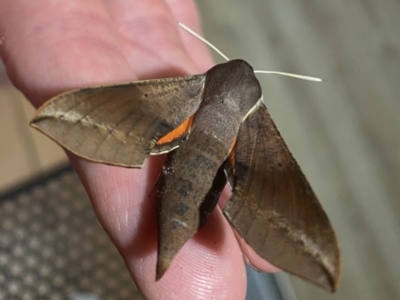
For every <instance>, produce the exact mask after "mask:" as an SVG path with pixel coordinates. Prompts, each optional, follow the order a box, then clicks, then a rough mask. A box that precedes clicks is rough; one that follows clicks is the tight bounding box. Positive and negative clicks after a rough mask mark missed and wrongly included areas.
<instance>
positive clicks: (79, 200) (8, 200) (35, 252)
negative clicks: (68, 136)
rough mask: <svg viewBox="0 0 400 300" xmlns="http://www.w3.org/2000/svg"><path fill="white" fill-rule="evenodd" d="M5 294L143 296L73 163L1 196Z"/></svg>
mask: <svg viewBox="0 0 400 300" xmlns="http://www.w3.org/2000/svg"><path fill="white" fill-rule="evenodd" d="M3 299H6V300H9V299H24V300H25V299H26V300H27V299H52V300H58V299H73V300H83V299H87V300H89V299H91V300H95V299H102V300H106V299H108V300H112V299H115V300H117V299H118V300H119V299H142V298H141V296H140V294H139V292H138V291H137V289H136V287H135V285H134V284H133V282H132V280H131V278H130V275H129V273H128V271H127V269H126V267H125V265H124V262H123V260H122V259H121V257H120V255H119V253H118V251H117V250H116V248H115V247H114V246H113V244H112V243H111V241H110V240H109V238H108V236H107V235H106V233H105V232H104V230H103V229H102V227H101V226H100V224H99V222H98V221H97V218H96V216H95V214H94V212H93V209H92V207H91V204H90V202H89V200H88V198H87V196H86V192H85V191H84V189H83V187H82V184H81V183H80V181H79V180H78V178H77V176H76V174H75V172H74V171H73V170H72V169H71V168H70V167H65V168H61V169H59V170H57V171H55V172H53V173H52V174H49V175H48V176H46V177H44V178H41V179H39V180H37V181H35V182H32V183H31V184H28V185H27V186H25V187H22V188H19V189H17V190H16V191H14V192H10V193H7V194H5V195H3V196H2V197H0V300H3Z"/></svg>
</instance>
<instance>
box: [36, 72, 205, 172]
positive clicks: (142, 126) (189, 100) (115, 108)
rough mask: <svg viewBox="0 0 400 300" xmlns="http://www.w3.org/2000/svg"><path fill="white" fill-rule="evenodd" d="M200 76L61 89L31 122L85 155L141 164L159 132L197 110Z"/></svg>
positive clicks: (113, 161)
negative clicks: (67, 89) (66, 90)
mask: <svg viewBox="0 0 400 300" xmlns="http://www.w3.org/2000/svg"><path fill="white" fill-rule="evenodd" d="M204 80H205V75H194V76H187V77H179V78H168V79H156V80H147V81H138V82H133V83H127V84H118V85H110V86H103V87H94V88H86V89H81V90H76V91H71V92H66V93H64V94H61V95H59V96H56V97H54V98H52V99H51V100H49V101H48V102H46V103H45V104H44V105H43V106H42V107H41V108H40V109H39V110H38V112H37V114H36V116H35V117H34V119H33V120H32V121H31V125H32V126H33V127H35V128H37V129H39V130H40V131H42V132H43V133H45V134H46V135H48V136H49V137H51V138H52V139H54V140H55V141H56V142H58V143H59V144H60V145H62V146H63V147H65V148H67V149H69V150H70V151H72V152H73V153H75V154H77V155H79V156H82V157H84V158H86V159H89V160H93V161H97V162H102V163H107V164H112V165H119V166H124V167H140V166H141V165H142V164H143V162H144V161H145V159H146V158H147V156H148V155H150V153H151V152H152V149H153V148H154V146H155V144H156V141H157V140H158V139H159V138H161V137H163V136H165V135H166V134H167V133H168V132H170V131H172V130H173V129H174V128H176V127H178V126H179V125H180V124H182V123H183V122H184V121H185V120H186V119H188V118H189V117H190V116H191V115H193V114H194V113H195V112H196V111H197V109H198V107H199V105H200V102H201V99H202V97H201V96H202V90H203V85H204ZM169 144H171V146H170V147H173V146H174V147H176V145H175V144H176V143H173V142H172V141H170V143H169ZM167 149H168V145H163V151H166V150H167ZM155 152H156V153H157V152H158V151H155Z"/></svg>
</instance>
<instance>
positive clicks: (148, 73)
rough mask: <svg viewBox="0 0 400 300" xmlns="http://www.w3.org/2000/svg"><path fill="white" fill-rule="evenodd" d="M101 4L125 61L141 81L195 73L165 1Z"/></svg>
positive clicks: (196, 71) (149, 0) (110, 0)
mask: <svg viewBox="0 0 400 300" xmlns="http://www.w3.org/2000/svg"><path fill="white" fill-rule="evenodd" d="M104 3H105V5H106V6H107V8H108V9H109V12H110V15H111V17H112V19H113V20H114V23H115V26H116V28H117V31H118V32H119V33H120V35H121V36H122V38H123V42H124V43H123V47H122V49H123V51H124V54H125V57H126V58H127V60H128V61H129V63H130V66H131V67H132V69H133V70H135V71H136V72H137V73H139V74H141V75H140V77H141V78H142V79H143V78H154V76H155V75H157V76H158V77H159V76H160V75H161V76H169V77H170V76H179V75H184V74H185V75H187V74H195V73H198V70H197V68H196V66H195V64H194V63H193V61H192V60H191V58H190V56H189V55H188V54H187V52H186V51H185V48H184V46H183V44H182V41H181V39H180V36H179V34H178V27H177V24H176V22H175V19H174V16H173V15H172V13H171V11H170V10H169V7H168V6H167V5H166V3H165V1H164V0H148V1H142V0H127V1H118V0H104ZM183 6H185V5H183Z"/></svg>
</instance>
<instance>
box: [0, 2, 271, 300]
mask: <svg viewBox="0 0 400 300" xmlns="http://www.w3.org/2000/svg"><path fill="white" fill-rule="evenodd" d="M176 20H179V21H181V22H183V23H184V24H186V25H188V26H189V27H190V28H192V29H194V30H195V31H199V24H198V17H197V13H196V8H195V6H194V3H193V2H192V1H190V0H167V1H164V0H146V1H143V0H126V1H117V0H103V1H101V0H87V1H80V0H69V1H49V0H35V1H22V0H13V1H7V0H0V36H4V43H3V44H2V45H0V54H1V56H2V58H3V60H4V62H5V64H6V67H7V72H8V74H9V77H10V79H11V80H12V82H13V83H14V85H15V86H16V87H18V88H19V89H20V90H21V91H22V92H23V93H24V94H25V95H26V97H27V98H28V99H29V100H30V101H31V102H32V104H33V105H34V106H36V107H38V106H40V105H41V104H42V103H43V102H44V101H45V100H47V99H49V98H51V97H52V96H55V95H56V94H58V93H60V92H63V91H66V90H70V89H75V88H80V87H85V86H92V85H100V84H107V83H114V82H126V81H133V80H138V79H150V78H159V77H171V76H180V75H186V74H196V73H202V72H205V71H206V70H207V69H209V68H210V67H211V66H212V65H213V63H212V60H211V58H210V56H209V54H208V51H207V49H206V48H205V46H204V45H203V44H202V43H201V42H199V41H197V40H196V39H194V38H193V37H191V36H190V35H188V34H187V33H186V32H183V31H180V30H179V29H178V27H177V24H176ZM68 155H69V157H70V160H71V162H72V163H73V165H74V167H75V169H76V170H77V172H78V174H79V176H80V178H81V180H82V182H83V184H84V185H85V188H86V190H87V192H88V194H89V196H90V199H91V202H92V204H93V207H94V209H95V211H96V213H97V216H98V218H99V220H100V222H101V223H102V225H103V227H104V228H105V230H106V231H107V233H108V234H109V236H110V237H111V239H112V240H113V242H114V243H115V245H116V246H117V248H118V250H119V251H120V253H121V255H122V256H123V258H124V260H125V262H126V265H127V267H128V269H129V271H130V273H131V275H132V278H133V279H134V280H135V282H136V284H137V286H138V288H139V289H140V290H141V292H142V293H143V295H144V296H145V298H147V299H160V298H161V299H203V298H204V299H210V298H215V299H243V298H244V295H245V287H246V276H245V269H244V264H243V258H242V254H241V249H240V247H239V244H238V243H237V241H236V238H235V235H234V234H233V231H232V229H231V227H230V226H229V224H228V222H227V221H226V220H225V218H224V217H223V215H222V213H221V210H220V209H218V208H217V209H216V210H215V211H214V212H213V214H212V216H211V218H210V219H209V221H208V222H207V224H206V225H205V226H204V227H203V228H202V230H201V231H200V232H199V233H198V234H197V235H196V236H195V238H193V239H191V240H190V241H188V242H187V243H186V245H185V246H184V247H183V248H182V250H181V251H180V252H179V254H178V255H177V256H176V258H175V259H174V261H173V263H172V265H171V267H170V269H169V270H168V271H167V273H166V274H165V275H164V277H163V278H162V279H161V280H160V281H159V282H155V266H156V244H157V242H156V241H157V232H156V221H155V215H156V213H155V205H154V198H153V197H149V195H150V194H151V190H152V187H153V185H154V183H155V181H156V178H157V176H158V174H159V172H160V167H161V164H162V162H163V159H162V158H160V157H152V158H150V159H149V160H148V162H147V163H146V164H145V166H144V167H143V168H142V169H140V170H138V169H125V168H120V167H112V166H106V165H102V164H97V163H92V162H89V161H86V160H84V159H81V158H78V157H76V156H74V155H72V154H70V153H68ZM222 198H223V199H222V201H225V202H226V200H227V198H228V194H227V193H224V195H223V196H222ZM243 249H245V248H243ZM246 253H247V252H246ZM247 256H248V258H249V259H250V260H251V261H252V264H253V265H255V266H256V267H257V268H259V269H262V270H273V268H272V267H269V265H268V264H266V263H265V262H264V261H261V260H257V259H256V256H255V255H254V254H253V253H247Z"/></svg>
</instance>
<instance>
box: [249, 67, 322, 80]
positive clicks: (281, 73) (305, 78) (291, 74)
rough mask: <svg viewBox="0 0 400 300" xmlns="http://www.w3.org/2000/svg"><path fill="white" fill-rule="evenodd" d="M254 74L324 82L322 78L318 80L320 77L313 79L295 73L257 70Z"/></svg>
mask: <svg viewBox="0 0 400 300" xmlns="http://www.w3.org/2000/svg"><path fill="white" fill-rule="evenodd" d="M254 73H263V74H276V75H282V76H288V77H294V78H298V79H303V80H308V81H318V82H321V81H323V80H322V79H321V78H318V77H311V76H305V75H299V74H293V73H286V72H278V71H260V70H255V71H254Z"/></svg>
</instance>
